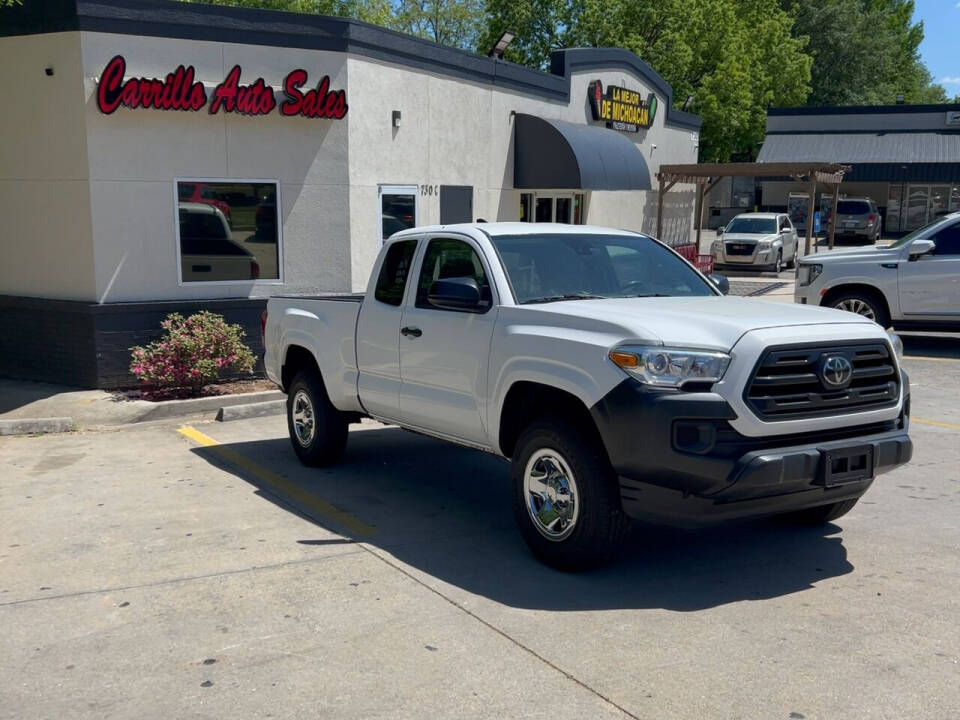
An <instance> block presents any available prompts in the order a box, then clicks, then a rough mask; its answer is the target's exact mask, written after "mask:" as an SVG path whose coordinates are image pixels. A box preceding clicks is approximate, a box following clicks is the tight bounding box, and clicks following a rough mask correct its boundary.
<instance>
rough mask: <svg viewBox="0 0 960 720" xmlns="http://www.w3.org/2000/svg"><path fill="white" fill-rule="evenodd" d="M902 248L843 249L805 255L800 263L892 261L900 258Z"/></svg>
mask: <svg viewBox="0 0 960 720" xmlns="http://www.w3.org/2000/svg"><path fill="white" fill-rule="evenodd" d="M902 251H903V248H902V247H901V248H893V249H891V248H883V247H880V248H878V247H860V248H843V249H840V250H826V251H820V252H818V253H815V254H813V255H807V256H806V257H805V258H803V260H801V262H803V263H828V264H829V263H842V262H885V261H887V260H890V261H893V260H896V259H898V258H899V257H900V253H901V252H902Z"/></svg>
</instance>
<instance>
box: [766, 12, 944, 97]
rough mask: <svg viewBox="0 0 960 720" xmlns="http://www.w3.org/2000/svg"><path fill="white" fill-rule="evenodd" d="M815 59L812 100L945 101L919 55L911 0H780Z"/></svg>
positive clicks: (920, 36) (920, 32)
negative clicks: (899, 98) (902, 99)
mask: <svg viewBox="0 0 960 720" xmlns="http://www.w3.org/2000/svg"><path fill="white" fill-rule="evenodd" d="M780 3H781V5H782V7H783V8H784V9H786V10H788V11H789V12H791V13H792V14H793V15H794V17H795V21H796V24H795V35H796V36H798V37H806V38H807V39H808V46H807V52H808V53H809V54H810V56H811V57H812V58H813V67H812V69H811V93H810V97H809V98H808V99H807V103H808V104H809V105H877V104H891V103H893V102H895V101H896V97H897V94H898V93H903V95H904V100H905V102H907V103H925V102H944V101H945V100H946V92H945V91H944V89H943V87H941V86H940V85H936V84H935V83H934V82H933V78H932V77H931V76H930V72H929V71H928V70H927V68H926V66H925V65H924V64H923V61H922V60H921V59H920V52H919V47H920V43H921V42H922V41H923V23H922V22H917V23H915V22H913V12H914V3H913V0H780Z"/></svg>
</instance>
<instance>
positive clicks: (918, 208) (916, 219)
mask: <svg viewBox="0 0 960 720" xmlns="http://www.w3.org/2000/svg"><path fill="white" fill-rule="evenodd" d="M929 204H930V186H929V185H910V186H908V187H907V203H906V205H907V224H906V227H905V228H904V230H916V229H917V228H921V227H923V226H924V225H926V224H927V222H928V221H927V214H928V207H927V206H928V205H929Z"/></svg>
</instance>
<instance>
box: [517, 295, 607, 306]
mask: <svg viewBox="0 0 960 720" xmlns="http://www.w3.org/2000/svg"><path fill="white" fill-rule="evenodd" d="M605 298H606V295H588V294H586V293H567V294H566V295H548V296H546V297H539V298H533V299H532V300H524V301H523V302H522V303H520V304H521V305H533V304H535V303H547V302H556V301H557V300H603V299H605Z"/></svg>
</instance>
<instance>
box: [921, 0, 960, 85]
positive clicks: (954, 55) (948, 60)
mask: <svg viewBox="0 0 960 720" xmlns="http://www.w3.org/2000/svg"><path fill="white" fill-rule="evenodd" d="M915 3H916V4H915V10H914V19H916V20H923V33H924V38H923V44H922V45H920V54H921V55H922V56H923V61H924V62H925V63H926V64H927V67H928V68H930V73H931V74H932V75H933V78H934V80H935V81H936V82H938V83H940V84H941V85H943V86H944V87H945V88H946V89H947V95H948V96H949V97H953V96H955V95H960V53H958V52H957V35H958V31H960V0H915Z"/></svg>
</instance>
